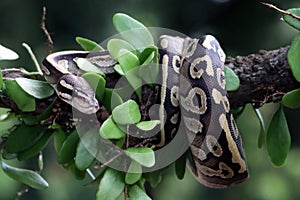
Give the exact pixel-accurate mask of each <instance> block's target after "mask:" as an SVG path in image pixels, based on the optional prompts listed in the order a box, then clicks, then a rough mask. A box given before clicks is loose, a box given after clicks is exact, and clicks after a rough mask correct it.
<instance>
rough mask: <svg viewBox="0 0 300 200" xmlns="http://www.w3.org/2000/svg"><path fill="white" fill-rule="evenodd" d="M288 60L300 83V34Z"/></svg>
mask: <svg viewBox="0 0 300 200" xmlns="http://www.w3.org/2000/svg"><path fill="white" fill-rule="evenodd" d="M287 59H288V63H289V65H290V67H291V70H292V73H293V75H294V77H295V78H296V80H297V81H298V82H300V33H299V34H298V35H297V36H296V37H295V38H294V40H293V42H292V44H291V47H290V49H289V51H288V54H287Z"/></svg>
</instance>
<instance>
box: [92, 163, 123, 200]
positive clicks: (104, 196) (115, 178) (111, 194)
mask: <svg viewBox="0 0 300 200" xmlns="http://www.w3.org/2000/svg"><path fill="white" fill-rule="evenodd" d="M124 187H125V183H124V174H123V173H122V172H120V171H117V170H114V169H111V168H108V169H107V170H106V171H105V173H104V175H103V177H102V179H101V181H100V184H99V189H98V192H97V200H115V199H117V198H118V197H119V196H120V194H121V193H122V192H123V190H124Z"/></svg>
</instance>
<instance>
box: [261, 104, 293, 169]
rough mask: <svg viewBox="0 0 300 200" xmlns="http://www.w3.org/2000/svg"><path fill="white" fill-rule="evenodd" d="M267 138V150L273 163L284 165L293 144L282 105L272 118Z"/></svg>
mask: <svg viewBox="0 0 300 200" xmlns="http://www.w3.org/2000/svg"><path fill="white" fill-rule="evenodd" d="M266 139H267V140H266V142H267V150H268V154H269V156H270V158H271V161H272V163H273V164H274V165H275V166H282V165H283V164H284V162H285V160H286V157H287V154H288V152H289V149H290V145H291V136H290V133H289V129H288V125H287V122H286V119H285V115H284V112H283V108H282V106H280V107H279V108H278V110H277V111H276V113H275V114H274V116H273V117H272V119H271V122H270V125H269V127H268V130H267V137H266Z"/></svg>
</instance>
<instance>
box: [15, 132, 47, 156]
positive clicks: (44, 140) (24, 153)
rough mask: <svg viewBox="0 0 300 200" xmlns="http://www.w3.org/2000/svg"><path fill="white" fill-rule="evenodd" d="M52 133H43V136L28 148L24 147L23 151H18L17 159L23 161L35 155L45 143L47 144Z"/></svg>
mask: <svg viewBox="0 0 300 200" xmlns="http://www.w3.org/2000/svg"><path fill="white" fill-rule="evenodd" d="M51 136H52V134H51V133H44V134H43V136H42V137H41V138H40V139H39V140H38V141H37V142H36V143H35V144H34V145H33V146H31V147H30V148H28V149H26V150H25V151H22V152H19V153H18V157H17V158H18V160H20V161H23V160H27V159H29V158H31V157H33V156H35V155H37V154H38V153H39V152H40V151H42V150H43V149H44V148H45V147H46V145H47V144H48V142H49V140H50V138H51Z"/></svg>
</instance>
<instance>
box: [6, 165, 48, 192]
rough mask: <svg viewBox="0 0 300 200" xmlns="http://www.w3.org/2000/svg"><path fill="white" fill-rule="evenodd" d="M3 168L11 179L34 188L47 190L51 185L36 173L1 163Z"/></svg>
mask: <svg viewBox="0 0 300 200" xmlns="http://www.w3.org/2000/svg"><path fill="white" fill-rule="evenodd" d="M1 166H2V169H3V171H4V172H5V173H6V174H7V175H8V176H9V177H11V178H13V179H14V180H16V181H19V182H21V183H24V184H26V185H29V186H30V187H32V188H35V189H46V188H48V187H49V184H48V183H47V182H46V181H45V179H44V178H43V177H42V176H41V175H39V174H38V173H36V172H35V171H31V170H28V169H20V168H16V167H12V166H10V165H8V164H6V163H4V162H3V161H1Z"/></svg>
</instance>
